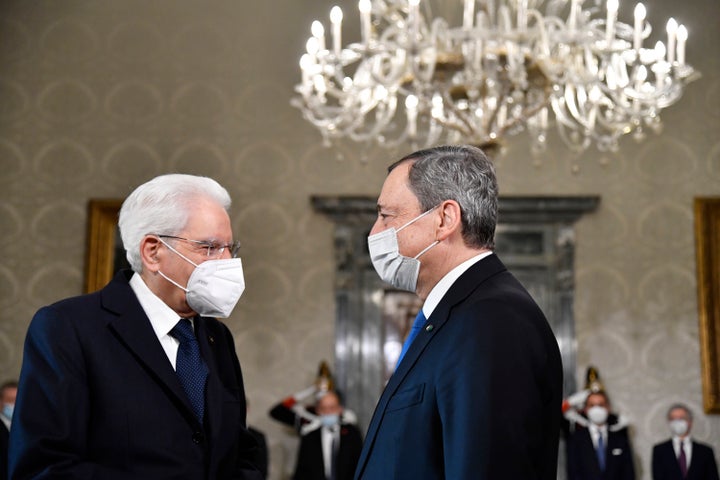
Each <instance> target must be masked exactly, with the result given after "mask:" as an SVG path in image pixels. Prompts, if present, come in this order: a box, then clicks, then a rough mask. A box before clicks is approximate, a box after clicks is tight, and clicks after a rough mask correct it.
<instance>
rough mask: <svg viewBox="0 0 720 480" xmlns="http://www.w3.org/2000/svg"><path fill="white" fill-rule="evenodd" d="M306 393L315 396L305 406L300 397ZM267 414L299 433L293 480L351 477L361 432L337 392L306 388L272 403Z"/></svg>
mask: <svg viewBox="0 0 720 480" xmlns="http://www.w3.org/2000/svg"><path fill="white" fill-rule="evenodd" d="M308 393H309V394H310V395H314V396H316V398H317V400H316V402H315V404H314V405H313V406H312V407H310V408H308V409H305V408H304V406H303V405H302V404H301V403H299V401H302V398H304V395H307V394H308ZM305 398H306V397H305ZM270 416H271V417H272V418H274V419H275V420H278V421H279V422H282V423H284V424H286V425H290V426H293V427H295V428H296V429H297V431H298V433H299V434H300V446H299V448H298V453H297V459H296V462H295V472H294V473H293V477H292V478H293V480H352V478H353V473H354V472H355V467H356V466H357V461H358V458H359V457H360V450H361V449H362V434H361V433H360V430H358V428H357V427H356V426H355V425H354V424H353V423H352V422H350V421H349V419H348V417H347V416H346V415H345V409H344V407H343V404H342V400H341V397H340V395H339V394H338V393H337V392H335V391H318V390H316V389H315V388H311V389H306V390H304V391H303V392H302V393H299V394H296V395H293V396H290V397H287V398H286V399H284V400H283V401H282V402H280V403H278V404H277V405H275V406H274V407H273V408H272V409H271V410H270Z"/></svg>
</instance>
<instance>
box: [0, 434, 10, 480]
mask: <svg viewBox="0 0 720 480" xmlns="http://www.w3.org/2000/svg"><path fill="white" fill-rule="evenodd" d="M9 437H10V432H8V429H7V427H6V426H5V424H4V423H3V422H0V480H7V478H8V439H9Z"/></svg>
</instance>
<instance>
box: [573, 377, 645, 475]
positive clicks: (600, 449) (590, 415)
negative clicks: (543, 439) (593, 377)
mask: <svg viewBox="0 0 720 480" xmlns="http://www.w3.org/2000/svg"><path fill="white" fill-rule="evenodd" d="M583 413H584V418H585V419H587V422H583V423H582V424H581V423H578V424H576V425H575V429H574V430H573V431H572V432H571V433H570V434H569V436H568V440H567V465H568V480H634V479H635V468H634V466H633V453H632V448H631V447H630V440H629V437H628V432H627V427H626V426H625V425H622V424H619V423H617V417H616V416H615V415H611V414H610V401H609V400H608V397H607V394H606V393H605V392H604V391H598V392H592V393H590V394H589V395H588V397H587V399H586V400H585V408H584V412H583Z"/></svg>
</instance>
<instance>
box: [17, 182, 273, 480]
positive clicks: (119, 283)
mask: <svg viewBox="0 0 720 480" xmlns="http://www.w3.org/2000/svg"><path fill="white" fill-rule="evenodd" d="M230 203H231V202H230V196H229V195H228V193H227V191H226V190H225V189H224V188H223V187H221V186H220V185H219V184H218V183H217V182H215V181H214V180H212V179H209V178H206V177H196V176H191V175H179V174H173V175H163V176H160V177H157V178H155V179H153V180H151V181H149V182H147V183H145V184H143V185H141V186H140V187H138V188H137V189H136V190H135V191H134V192H133V193H132V194H131V195H130V196H129V197H128V198H127V199H126V200H125V202H124V203H123V206H122V208H121V210H120V218H119V227H120V233H121V236H122V240H123V245H124V248H125V250H126V252H127V257H128V261H129V263H130V265H131V266H132V270H133V271H122V272H119V273H118V274H117V275H116V276H115V278H114V279H113V280H112V281H111V282H110V283H109V284H108V285H107V286H106V287H104V288H103V289H102V290H100V291H98V292H95V293H91V294H89V295H84V296H80V297H75V298H70V299H66V300H63V301H60V302H58V303H55V304H53V305H50V306H48V307H44V308H42V309H40V310H39V311H38V312H37V313H36V315H35V316H34V318H33V320H32V322H31V324H30V327H29V329H28V333H27V338H26V340H25V349H24V357H23V365H22V371H21V374H20V381H19V389H18V399H17V405H16V409H15V416H14V418H13V427H12V429H11V433H10V474H11V478H13V479H15V480H24V479H46V478H47V479H51V478H52V479H55V478H72V479H102V480H128V479H133V480H157V479H164V480H169V479H177V480H180V479H182V480H188V479H207V480H218V479H253V480H255V479H258V478H259V473H258V472H257V470H256V469H255V468H254V466H253V465H252V464H251V462H250V461H249V458H251V454H252V451H253V449H254V448H255V443H254V441H253V439H252V437H251V436H250V434H249V433H248V432H247V430H246V427H245V415H246V408H245V394H244V387H243V379H242V374H241V370H240V364H239V362H238V357H237V355H236V353H235V347H234V342H233V338H232V336H231V333H230V331H229V329H228V328H227V327H226V326H225V325H224V324H223V323H221V322H219V321H218V320H216V319H215V318H214V317H223V318H224V317H227V316H228V315H229V314H230V312H231V311H232V309H233V307H234V306H235V304H236V302H237V300H238V299H239V298H240V295H241V294H242V292H243V289H244V279H243V274H242V263H241V261H240V259H239V258H235V256H236V253H237V250H238V246H239V245H238V244H237V242H233V236H232V230H231V225H230V217H229V216H228V212H227V210H228V209H229V207H230Z"/></svg>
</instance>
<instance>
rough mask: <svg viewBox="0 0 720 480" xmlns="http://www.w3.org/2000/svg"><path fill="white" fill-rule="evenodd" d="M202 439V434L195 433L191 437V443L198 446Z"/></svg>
mask: <svg viewBox="0 0 720 480" xmlns="http://www.w3.org/2000/svg"><path fill="white" fill-rule="evenodd" d="M203 439H204V437H203V434H202V433H200V432H195V433H193V435H192V441H193V443H196V444H200V443H202V442H203Z"/></svg>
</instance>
